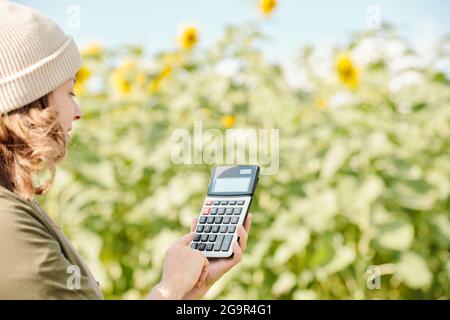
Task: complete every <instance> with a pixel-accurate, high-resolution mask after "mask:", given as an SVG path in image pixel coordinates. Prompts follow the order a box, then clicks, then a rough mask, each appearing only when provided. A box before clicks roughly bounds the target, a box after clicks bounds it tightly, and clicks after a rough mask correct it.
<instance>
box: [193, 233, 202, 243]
mask: <svg viewBox="0 0 450 320" xmlns="http://www.w3.org/2000/svg"><path fill="white" fill-rule="evenodd" d="M201 236H202V235H201V234H198V233H197V234H196V235H195V237H194V241H200V237H201Z"/></svg>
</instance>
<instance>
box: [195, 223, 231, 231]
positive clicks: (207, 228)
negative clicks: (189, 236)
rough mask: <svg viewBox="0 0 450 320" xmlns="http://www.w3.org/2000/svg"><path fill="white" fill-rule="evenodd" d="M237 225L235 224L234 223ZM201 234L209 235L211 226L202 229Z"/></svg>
mask: <svg viewBox="0 0 450 320" xmlns="http://www.w3.org/2000/svg"><path fill="white" fill-rule="evenodd" d="M236 223H237V222H236ZM203 232H206V233H209V232H211V226H209V225H208V226H205V229H203Z"/></svg>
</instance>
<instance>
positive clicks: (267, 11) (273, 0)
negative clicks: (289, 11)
mask: <svg viewBox="0 0 450 320" xmlns="http://www.w3.org/2000/svg"><path fill="white" fill-rule="evenodd" d="M276 6H277V0H260V2H259V10H260V11H261V12H262V13H263V14H264V15H265V16H270V15H271V14H272V12H273V10H274V9H275V8H276Z"/></svg>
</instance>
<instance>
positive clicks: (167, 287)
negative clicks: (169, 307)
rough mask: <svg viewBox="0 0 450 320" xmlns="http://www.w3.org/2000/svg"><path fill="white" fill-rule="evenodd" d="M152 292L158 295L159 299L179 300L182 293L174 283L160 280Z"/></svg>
mask: <svg viewBox="0 0 450 320" xmlns="http://www.w3.org/2000/svg"><path fill="white" fill-rule="evenodd" d="M153 291H156V292H157V293H158V296H159V298H160V299H167V300H179V299H181V298H182V297H183V295H184V293H185V292H183V291H182V290H180V288H179V287H178V285H177V282H176V281H169V280H162V281H161V282H160V283H158V284H157V285H156V286H155V288H154V289H153Z"/></svg>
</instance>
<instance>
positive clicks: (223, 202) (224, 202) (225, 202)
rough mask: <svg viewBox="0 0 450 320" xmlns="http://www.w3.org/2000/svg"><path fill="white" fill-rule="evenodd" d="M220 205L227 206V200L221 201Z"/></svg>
mask: <svg viewBox="0 0 450 320" xmlns="http://www.w3.org/2000/svg"><path fill="white" fill-rule="evenodd" d="M220 204H224V205H227V204H228V200H222V202H221V203H220Z"/></svg>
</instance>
